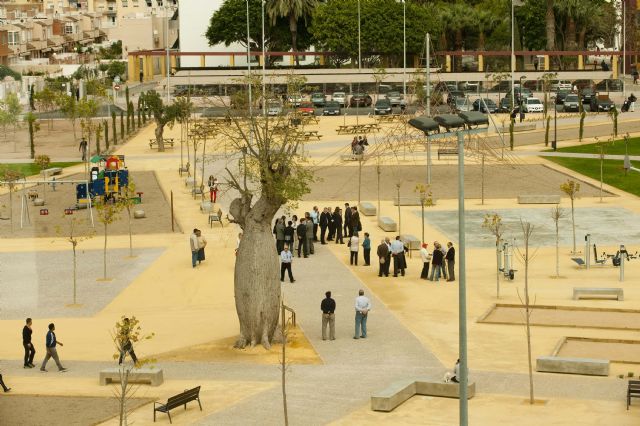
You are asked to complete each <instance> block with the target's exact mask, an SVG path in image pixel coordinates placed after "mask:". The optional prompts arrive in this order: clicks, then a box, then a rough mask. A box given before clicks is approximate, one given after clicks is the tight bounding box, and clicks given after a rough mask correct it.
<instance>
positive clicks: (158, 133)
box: [155, 120, 195, 166]
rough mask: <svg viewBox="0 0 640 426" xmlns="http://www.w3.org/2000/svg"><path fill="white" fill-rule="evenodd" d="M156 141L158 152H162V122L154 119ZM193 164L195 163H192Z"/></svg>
mask: <svg viewBox="0 0 640 426" xmlns="http://www.w3.org/2000/svg"><path fill="white" fill-rule="evenodd" d="M155 133H156V143H157V144H158V152H164V139H163V138H162V135H163V133H164V124H162V123H161V122H160V121H158V120H156V130H155ZM194 166H195V164H194Z"/></svg>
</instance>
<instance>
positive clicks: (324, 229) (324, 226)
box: [318, 207, 331, 244]
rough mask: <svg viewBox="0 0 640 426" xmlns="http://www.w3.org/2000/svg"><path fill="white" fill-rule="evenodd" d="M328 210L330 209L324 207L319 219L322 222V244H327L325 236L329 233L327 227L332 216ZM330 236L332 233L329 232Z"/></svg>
mask: <svg viewBox="0 0 640 426" xmlns="http://www.w3.org/2000/svg"><path fill="white" fill-rule="evenodd" d="M327 210H328V209H327V208H326V207H325V208H324V209H322V213H320V219H319V220H318V223H319V224H320V244H327V241H326V240H325V237H326V235H327V228H328V227H329V217H330V216H331V215H330V214H329V212H328V211H327ZM330 236H331V233H329V237H330Z"/></svg>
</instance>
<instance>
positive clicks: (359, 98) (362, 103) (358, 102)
mask: <svg viewBox="0 0 640 426" xmlns="http://www.w3.org/2000/svg"><path fill="white" fill-rule="evenodd" d="M372 103H373V100H372V99H371V96H369V95H367V94H366V93H354V94H353V95H351V99H349V106H350V107H356V106H359V107H370V106H371V104H372Z"/></svg>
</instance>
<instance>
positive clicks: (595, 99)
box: [591, 95, 615, 111]
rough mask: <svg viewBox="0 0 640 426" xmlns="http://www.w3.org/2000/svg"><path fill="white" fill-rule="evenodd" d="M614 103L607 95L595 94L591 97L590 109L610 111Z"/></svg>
mask: <svg viewBox="0 0 640 426" xmlns="http://www.w3.org/2000/svg"><path fill="white" fill-rule="evenodd" d="M614 107H615V104H614V103H613V102H612V101H611V99H610V98H609V96H607V95H597V96H592V97H591V111H611V109H613V108H614Z"/></svg>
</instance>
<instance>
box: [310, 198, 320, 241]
mask: <svg viewBox="0 0 640 426" xmlns="http://www.w3.org/2000/svg"><path fill="white" fill-rule="evenodd" d="M310 215H311V221H312V223H313V241H318V223H319V220H320V210H318V206H313V210H311V213H310Z"/></svg>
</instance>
